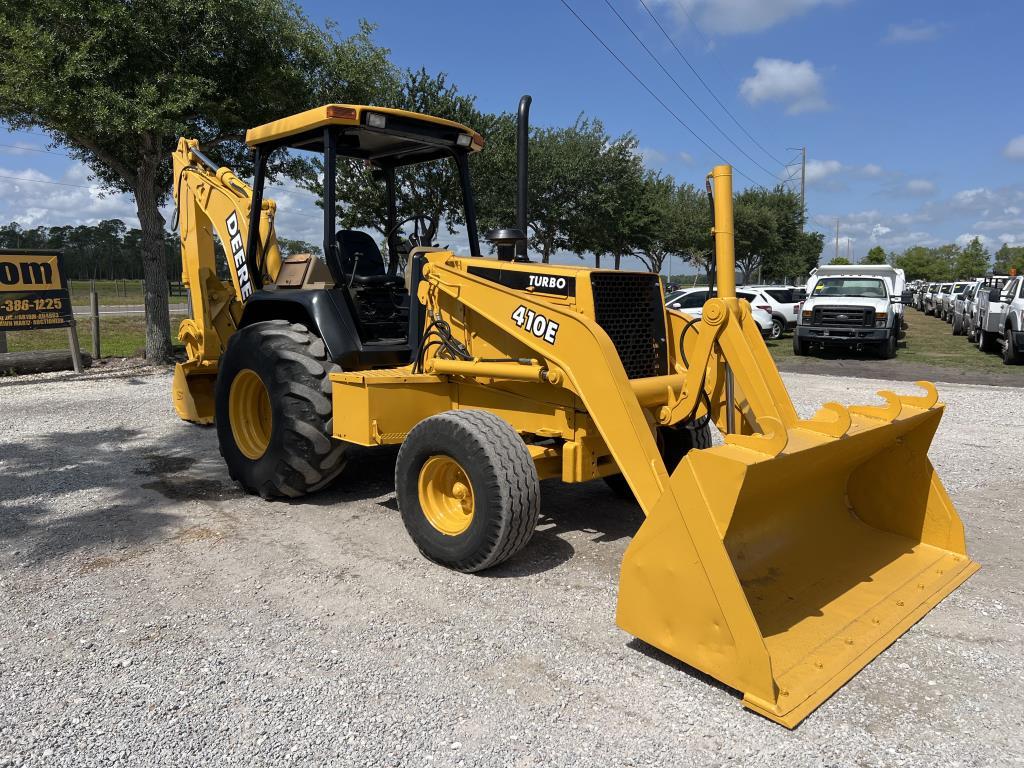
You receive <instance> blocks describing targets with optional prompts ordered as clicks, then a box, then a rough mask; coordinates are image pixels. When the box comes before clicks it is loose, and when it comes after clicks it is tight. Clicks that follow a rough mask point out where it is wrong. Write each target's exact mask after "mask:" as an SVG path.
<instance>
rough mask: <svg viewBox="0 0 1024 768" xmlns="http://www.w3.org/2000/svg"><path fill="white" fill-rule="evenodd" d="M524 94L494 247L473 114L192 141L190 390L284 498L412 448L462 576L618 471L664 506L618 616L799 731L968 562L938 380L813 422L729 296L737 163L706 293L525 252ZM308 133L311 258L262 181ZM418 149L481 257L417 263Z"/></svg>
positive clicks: (448, 557) (187, 276)
mask: <svg viewBox="0 0 1024 768" xmlns="http://www.w3.org/2000/svg"><path fill="white" fill-rule="evenodd" d="M527 108H528V101H526V100H525V99H524V101H523V102H521V104H520V117H521V124H520V136H519V141H520V152H519V156H520V179H519V182H520V183H519V190H520V194H519V199H518V204H519V222H518V228H517V229H510V230H500V231H496V232H492V233H489V235H488V236H489V237H490V238H491V240H492V241H493V242H494V243H495V245H496V246H497V258H483V257H481V255H480V247H479V244H478V240H477V230H476V215H475V211H474V201H473V192H472V187H471V184H470V173H469V157H470V154H471V153H473V152H476V151H478V150H480V149H481V148H482V146H483V139H482V138H481V137H480V136H479V135H478V134H477V133H475V132H474V131H472V130H471V129H469V128H467V127H465V126H463V125H459V124H457V123H453V122H450V121H448V120H442V119H439V118H435V117H430V116H427V115H421V114H414V113H410V112H404V111H400V110H393V109H382V108H377V107H366V106H352V105H337V104H332V105H327V106H324V107H320V108H317V109H312V110H309V111H307V112H303V113H301V114H298V115H295V116H293V117H288V118H285V119H282V120H279V121H276V122H273V123H269V124H267V125H263V126H260V127H258V128H253V129H252V130H250V131H249V132H248V134H247V137H246V140H247V142H248V144H249V146H250V147H251V148H252V149H253V151H254V157H255V174H254V181H253V184H252V185H251V186H250V185H249V184H247V183H245V182H244V181H242V180H241V179H239V178H238V177H237V176H236V175H235V174H233V173H232V172H231V171H230V170H228V169H227V168H218V167H217V166H216V165H214V164H213V163H211V162H210V161H209V160H208V159H207V158H206V157H205V156H204V155H203V153H202V152H201V150H200V148H199V147H198V146H197V143H196V142H195V141H193V140H188V139H182V140H181V141H180V142H179V144H178V148H177V150H176V152H175V153H174V195H175V200H176V202H177V205H178V212H179V220H180V226H181V245H182V252H183V257H184V275H183V279H184V281H185V283H186V285H187V286H188V288H189V291H190V297H191V305H192V315H191V317H190V318H189V319H187V320H185V321H184V322H183V323H182V325H181V329H180V337H181V339H182V340H183V341H184V343H185V346H186V350H187V360H186V361H185V362H184V363H181V364H180V365H179V366H178V367H177V369H176V371H175V377H174V404H175V407H176V408H177V410H178V413H179V414H180V415H181V417H182V418H184V419H186V420H189V421H194V422H199V423H210V422H214V423H215V424H216V428H217V436H218V440H219V442H220V448H221V452H222V453H223V455H224V459H225V461H226V463H227V466H228V471H229V473H230V474H231V476H232V477H233V478H234V479H235V480H237V481H238V482H239V483H240V484H241V485H242V486H243V487H244V488H245V489H246V490H248V491H251V492H254V493H259V494H262V495H263V496H266V497H272V496H292V497H294V496H299V495H301V494H304V493H307V492H310V491H315V490H316V489H318V488H320V487H322V486H324V485H325V484H327V483H328V482H330V481H331V480H332V479H334V478H335V477H336V476H337V475H338V474H339V472H340V471H341V469H342V467H343V466H344V462H345V452H346V446H347V445H350V444H358V445H364V446H377V445H388V444H401V448H400V449H399V453H398V459H397V464H396V469H395V484H396V492H397V498H398V505H399V508H400V510H401V515H402V519H403V521H404V523H405V526H406V528H407V530H408V532H409V535H410V536H411V537H412V539H413V541H414V542H415V543H416V545H417V547H419V549H420V550H421V551H422V552H423V554H424V555H425V556H426V557H428V558H430V559H431V560H433V561H435V562H437V563H439V564H441V565H445V566H448V567H450V568H454V569H458V570H461V571H467V572H469V571H478V570H481V569H484V568H487V567H489V566H493V565H495V564H497V563H500V562H502V561H503V560H505V559H507V558H509V557H512V556H513V555H515V554H516V552H518V551H519V550H520V549H522V547H523V546H524V545H525V544H526V542H527V541H528V540H529V538H530V536H531V533H532V531H533V528H534V525H535V523H536V520H537V513H538V508H539V504H540V494H539V487H538V483H539V480H541V479H544V478H553V477H557V478H561V479H562V480H563V481H564V482H569V483H578V482H585V481H589V480H594V479H597V478H606V479H607V480H608V481H609V484H610V485H612V486H613V487H615V486H617V487H619V488H620V489H621V490H625V489H628V490H629V491H631V492H632V494H633V496H635V498H636V501H637V503H639V505H640V507H641V508H642V509H643V511H644V513H645V515H646V519H645V522H644V523H643V525H642V526H641V527H640V530H639V531H638V532H637V534H636V536H635V537H634V539H633V541H632V542H631V543H630V545H629V547H628V549H627V551H626V555H625V558H624V560H623V563H622V570H621V577H620V591H619V599H618V611H617V621H618V624H619V626H620V627H622V628H623V629H624V630H626V631H627V632H629V633H631V634H633V635H635V636H637V637H639V638H641V639H642V640H644V641H646V642H648V643H650V644H651V645H654V646H656V647H658V648H660V649H661V650H663V651H665V652H666V653H669V654H671V655H672V656H674V657H676V658H678V659H681V660H683V661H684V662H686V663H687V664H690V665H691V666H693V667H696V668H697V669H700V670H702V671H704V672H706V673H708V674H710V675H712V676H713V677H715V678H717V679H719V680H721V681H722V682H723V683H725V684H726V685H729V686H731V687H733V688H736V689H738V690H740V691H742V692H743V694H744V699H743V701H744V703H745V704H746V706H748V707H750V708H751V709H753V710H755V711H757V712H759V713H761V714H762V715H764V716H766V717H768V718H771V719H772V720H775V721H777V722H780V723H782V724H784V725H786V726H790V727H792V726H794V725H795V724H797V723H798V722H800V720H802V719H803V718H804V717H806V716H807V715H808V714H809V713H810V712H811V711H812V710H813V709H814V708H815V707H817V706H818V705H819V704H821V703H822V702H823V701H824V700H825V699H826V698H828V697H829V696H830V695H831V694H832V693H834V692H835V691H836V690H837V689H838V688H840V687H841V686H842V685H843V684H844V683H845V682H846V681H847V680H849V679H850V678H851V677H852V676H853V675H854V674H856V672H857V671H858V670H860V669H861V668H862V667H864V666H865V665H866V664H867V663H868V662H869V661H870V660H871V659H873V658H874V657H875V656H876V655H878V654H879V653H881V651H882V650H883V649H884V648H885V647H886V646H887V645H889V644H890V643H892V642H893V641H894V640H895V639H896V638H897V637H899V636H900V635H901V634H902V633H903V632H905V631H906V630H907V629H908V628H909V627H910V626H911V625H912V624H913V623H914V622H916V621H917V620H918V619H920V618H921V617H922V616H923V615H924V614H925V613H927V612H928V611H929V610H930V609H931V608H932V607H933V606H935V605H936V604H937V603H938V602H939V601H940V600H942V598H943V597H945V596H946V595H948V594H949V593H950V592H952V591H953V590H954V589H956V587H957V586H958V585H960V584H961V583H962V582H963V581H964V580H965V579H967V577H968V576H970V575H971V574H972V573H973V572H974V571H975V570H977V568H978V565H977V564H976V563H974V562H973V561H972V560H971V559H970V558H969V557H968V556H967V554H966V550H965V545H964V531H963V526H962V524H961V522H960V519H959V517H958V516H957V513H956V510H955V509H954V507H953V505H952V503H951V502H950V499H949V497H948V496H947V495H946V492H945V490H944V489H943V486H942V483H941V481H940V480H939V478H938V476H937V475H936V473H935V471H934V469H933V467H932V465H931V463H930V462H929V460H928V456H927V452H928V446H929V444H930V442H931V439H932V436H933V434H934V433H935V429H936V427H937V426H938V423H939V419H940V417H941V415H942V409H943V406H942V405H941V404H939V403H938V396H937V394H936V390H935V387H934V386H933V385H932V384H930V383H927V382H919V386H920V388H921V389H922V390H923V393H922V394H918V395H915V396H906V395H897V394H893V393H891V392H880V393H879V395H880V396H881V397H882V399H883V400H884V404H882V405H865V406H855V407H844V406H842V405H839V404H837V403H826V404H825V405H824V407H823V408H822V409H821V410H820V411H819V412H818V413H817V414H816V415H815V416H814V417H813V418H810V419H802V418H800V416H799V415H798V414H797V412H796V409H795V408H794V406H793V403H792V401H791V400H790V397H789V394H788V392H787V391H786V387H785V385H784V384H783V381H782V379H781V377H780V376H779V373H778V370H777V369H776V367H775V365H774V363H773V361H772V358H771V356H770V354H769V352H768V350H767V348H766V347H765V344H764V342H763V341H762V338H761V334H760V331H759V330H758V327H757V325H756V324H755V323H754V321H753V320H752V318H751V314H750V307H749V305H748V304H747V303H746V302H744V301H739V300H737V298H736V295H735V283H734V274H735V273H734V262H733V229H732V227H733V217H732V179H731V170H730V168H729V167H728V166H718V167H716V168H715V169H714V170H713V171H712V173H710V174H709V175H708V189H709V193H713V203H712V208H713V220H714V228H713V231H714V236H715V250H716V260H717V276H718V293H717V297H716V298H712V299H710V300H709V301H708V302H707V304H706V305H705V306H704V310H703V314H702V316H701V317H700V319H699V320H697V321H695V320H693V319H691V318H689V317H687V316H686V315H683V314H681V313H678V312H675V311H666V309H665V307H664V300H663V296H662V287H661V284H660V282H659V278H658V276H657V275H653V274H648V273H641V272H628V271H615V270H599V269H585V268H580V267H570V266H564V265H553V264H536V263H531V262H529V261H528V260H527V259H526V250H525V243H526V233H525V229H526V218H525V207H526V199H525V198H526V195H525V167H526V162H525V150H526V138H525V134H526V128H525V124H526V121H525V119H523V118H524V117H525V112H526V111H527ZM299 150H301V151H307V152H313V153H317V154H318V155H320V156H321V158H322V161H323V168H324V195H323V224H324V235H323V253H324V259H323V260H322V261H321V260H320V259H319V258H317V257H315V256H311V255H308V254H305V255H290V256H288V257H287V258H283V257H282V255H281V253H280V250H279V248H278V245H277V241H276V238H275V232H274V218H275V212H276V207H275V204H274V202H273V201H271V200H268V199H266V198H264V194H263V192H264V183H265V178H266V169H267V163H268V159H269V158H270V157H271V156H272V155H273V154H274V153H277V152H288V151H299ZM339 157H341V158H355V159H358V160H363V161H365V162H367V163H368V164H369V165H370V166H371V167H372V168H374V169H376V171H378V172H379V173H378V174H377V176H378V177H379V179H380V183H381V184H382V185H383V190H384V199H385V200H386V201H387V203H386V206H387V211H386V219H387V232H388V237H387V238H386V243H385V245H386V250H387V252H388V256H389V258H388V259H387V261H385V260H384V258H383V257H382V255H381V251H380V249H379V248H378V245H377V243H376V242H375V241H374V240H373V238H372V237H370V236H368V235H366V234H364V233H362V232H359V231H355V230H341V231H338V229H337V227H336V224H335V222H336V217H337V214H336V202H337V201H336V199H335V178H336V173H337V167H338V165H337V163H338V158H339ZM426 162H433V163H452V164H453V166H454V169H455V171H456V173H457V176H458V179H459V180H460V182H461V186H462V194H463V201H464V207H465V211H464V214H465V221H466V230H467V234H468V238H469V252H470V255H469V256H460V255H456V254H455V253H453V252H452V251H450V250H445V249H439V248H436V247H431V246H429V245H428V246H421V247H416V248H413V249H412V250H411V252H408V253H407V254H403V255H404V256H406V257H407V258H406V259H404V260H405V263H406V267H405V270H404V274H401V273H400V270H399V266H400V262H402V261H403V259H401V258H399V253H400V251H401V248H400V244H399V239H398V230H399V227H398V224H399V222H398V221H397V205H396V195H397V182H396V178H397V177H396V173H397V172H399V171H400V169H401V168H402V167H403V166H406V165H409V164H412V163H426ZM214 233H216V234H217V235H218V237H219V240H220V242H221V243H222V244H223V247H224V251H225V253H226V255H227V261H228V267H229V268H230V269H229V272H230V283H226V282H224V281H222V280H221V279H220V278H219V277H218V271H217V265H216V261H215V247H214ZM709 422H714V424H715V425H716V426H717V428H718V430H719V431H720V432H721V433H722V435H723V438H724V444H722V445H716V446H713V447H712V445H711V440H710V433H709ZM552 513H553V514H557V510H552Z"/></svg>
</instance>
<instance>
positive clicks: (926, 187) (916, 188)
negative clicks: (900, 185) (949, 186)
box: [907, 179, 935, 195]
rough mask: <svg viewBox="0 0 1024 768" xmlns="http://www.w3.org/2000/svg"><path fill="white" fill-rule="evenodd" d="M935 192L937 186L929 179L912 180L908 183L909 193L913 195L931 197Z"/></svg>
mask: <svg viewBox="0 0 1024 768" xmlns="http://www.w3.org/2000/svg"><path fill="white" fill-rule="evenodd" d="M934 191H935V185H934V184H933V183H932V182H930V181H928V179H911V180H910V181H908V182H907V192H909V193H910V194H912V195H930V194H931V193H932V192H934Z"/></svg>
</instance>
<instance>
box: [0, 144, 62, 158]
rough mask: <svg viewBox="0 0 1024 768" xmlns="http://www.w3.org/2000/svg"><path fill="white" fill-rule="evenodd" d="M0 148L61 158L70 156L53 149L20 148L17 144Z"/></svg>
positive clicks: (3, 145) (1, 145)
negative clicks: (59, 156) (43, 153)
mask: <svg viewBox="0 0 1024 768" xmlns="http://www.w3.org/2000/svg"><path fill="white" fill-rule="evenodd" d="M0 147H3V148H5V149H7V150H9V151H18V152H45V153H46V154H48V155H61V156H63V157H70V155H68V154H67V153H65V152H58V151H57V150H55V149H43V148H42V147H21V146H18V145H17V144H0Z"/></svg>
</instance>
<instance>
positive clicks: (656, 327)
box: [590, 272, 668, 379]
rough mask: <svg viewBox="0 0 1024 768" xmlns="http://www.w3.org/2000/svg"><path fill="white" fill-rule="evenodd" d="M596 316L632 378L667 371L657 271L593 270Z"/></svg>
mask: <svg viewBox="0 0 1024 768" xmlns="http://www.w3.org/2000/svg"><path fill="white" fill-rule="evenodd" d="M590 285H591V289H592V290H593V292H594V319H595V320H596V321H597V324H598V325H600V326H601V328H603V329H604V332H605V333H607V334H608V337H609V338H610V339H611V340H612V344H614V345H615V349H616V351H617V352H618V353H619V359H620V360H621V361H622V367H623V368H625V369H626V375H627V376H628V377H629V378H631V379H642V378H647V377H648V376H663V375H665V374H666V373H667V372H668V352H667V349H666V346H665V308H664V306H663V305H662V302H661V285H660V283H659V282H658V276H657V275H650V274H630V273H622V272H619V273H616V272H592V273H591V274H590Z"/></svg>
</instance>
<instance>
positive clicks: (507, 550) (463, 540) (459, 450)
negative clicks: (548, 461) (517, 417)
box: [395, 410, 540, 573]
mask: <svg viewBox="0 0 1024 768" xmlns="http://www.w3.org/2000/svg"><path fill="white" fill-rule="evenodd" d="M435 456H446V457H449V458H451V459H454V461H455V462H456V463H457V464H458V465H459V466H460V468H461V469H462V470H463V471H464V472H465V475H466V476H467V477H468V479H469V482H470V485H471V488H472V495H473V517H472V520H471V522H470V523H469V526H468V528H466V529H465V530H464V531H462V532H461V533H458V534H455V535H450V534H446V533H443V532H442V531H441V530H439V529H438V528H436V527H434V525H432V524H431V522H430V520H429V519H428V517H427V514H426V513H425V512H424V509H423V505H422V504H421V499H420V492H419V480H420V473H421V472H422V471H423V467H424V465H425V464H426V463H427V461H428V460H429V459H431V458H432V457H435ZM395 493H396V496H397V498H398V509H399V511H400V512H401V514H402V522H403V523H404V524H405V529H406V530H407V531H408V532H409V536H410V537H411V538H412V540H413V543H414V544H416V546H417V547H418V548H419V550H420V552H421V553H422V554H423V555H424V557H426V558H427V559H429V560H432V561H433V562H435V563H438V564H440V565H444V566H446V567H448V568H452V569H453V570H456V571H462V572H464V573H474V572H476V571H482V570H484V569H485V568H491V567H493V566H495V565H498V564H499V563H502V562H504V561H505V560H508V559H509V558H510V557H512V556H513V555H514V554H516V552H518V551H519V550H520V549H522V548H523V547H524V546H526V543H527V542H528V541H529V540H530V537H531V536H533V530H534V528H536V526H537V515H538V514H539V512H540V481H539V480H538V478H537V467H536V465H535V464H534V463H533V458H532V457H531V456H530V452H529V450H528V449H527V447H526V444H525V443H524V442H523V439H522V438H521V437H520V436H519V433H517V432H516V431H515V430H514V429H513V428H512V425H511V424H509V423H508V422H507V421H505V420H504V419H502V418H500V417H499V416H496V415H494V414H493V413H489V412H487V411H469V410H467V411H446V412H444V413H439V414H437V415H436V416H431V417H429V418H427V419H424V420H423V421H421V422H420V423H419V424H417V425H416V426H415V427H414V428H413V429H412V431H411V432H410V433H409V435H408V437H406V438H405V442H404V443H402V447H401V448H400V449H399V451H398V460H397V462H396V464H395Z"/></svg>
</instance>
